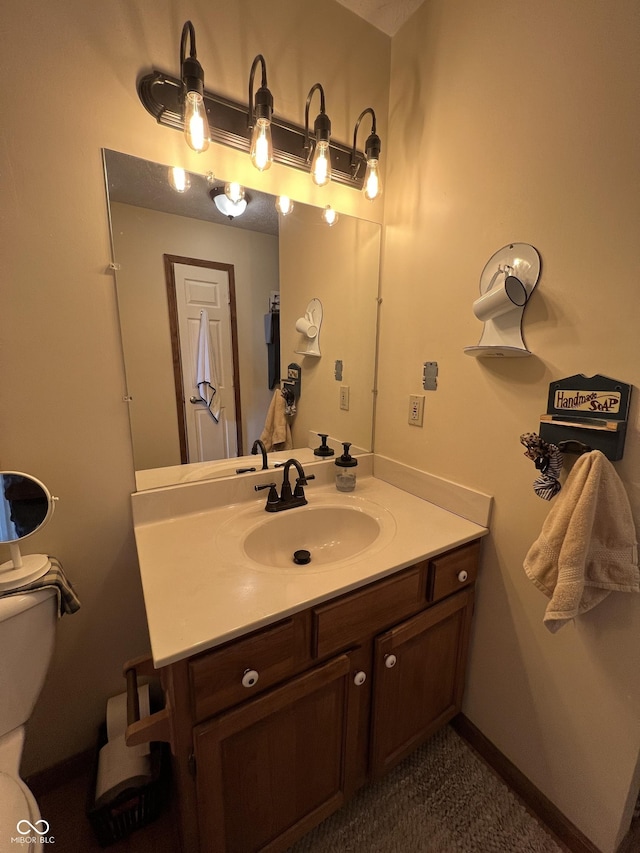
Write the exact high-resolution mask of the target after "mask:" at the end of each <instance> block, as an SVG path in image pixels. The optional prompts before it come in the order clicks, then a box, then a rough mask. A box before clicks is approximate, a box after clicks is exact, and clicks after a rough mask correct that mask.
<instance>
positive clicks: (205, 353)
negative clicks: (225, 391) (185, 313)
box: [196, 309, 220, 423]
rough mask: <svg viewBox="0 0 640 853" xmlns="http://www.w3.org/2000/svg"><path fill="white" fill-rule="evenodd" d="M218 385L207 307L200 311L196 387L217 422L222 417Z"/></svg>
mask: <svg viewBox="0 0 640 853" xmlns="http://www.w3.org/2000/svg"><path fill="white" fill-rule="evenodd" d="M218 385H219V383H218V376H217V373H216V364H215V358H214V352H213V347H212V345H211V332H210V330H209V313H208V311H207V310H206V309H203V310H202V311H201V312H200V329H199V331H198V359H197V364H196V387H197V389H198V394H199V395H200V399H201V400H202V402H203V403H204V404H205V405H206V407H207V409H208V410H209V412H210V414H211V417H212V418H213V419H214V421H215V422H216V423H218V420H219V419H220V394H219V393H218Z"/></svg>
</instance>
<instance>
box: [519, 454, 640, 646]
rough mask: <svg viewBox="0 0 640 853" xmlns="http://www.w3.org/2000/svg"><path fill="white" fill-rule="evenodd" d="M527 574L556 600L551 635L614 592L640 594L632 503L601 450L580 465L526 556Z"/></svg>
mask: <svg viewBox="0 0 640 853" xmlns="http://www.w3.org/2000/svg"><path fill="white" fill-rule="evenodd" d="M524 570H525V572H526V573H527V575H528V577H529V579H530V580H531V581H533V583H534V584H535V585H536V586H537V587H538V589H540V590H541V591H542V592H543V593H544V594H545V595H546V596H548V598H550V599H551V601H550V602H549V604H548V605H547V609H546V612H545V615H544V624H545V625H546V626H547V628H548V629H549V630H550V631H551V632H552V633H555V632H556V631H557V630H559V629H560V628H561V627H562V626H563V625H565V624H566V623H567V622H569V621H570V620H571V619H573V618H574V617H575V616H578V615H580V614H581V613H586V612H587V611H588V610H591V609H592V608H593V607H595V606H596V605H597V604H599V603H600V602H601V601H602V600H603V599H605V598H606V597H607V596H608V595H609V593H611V592H612V591H617V592H640V571H639V569H638V546H637V540H636V531H635V526H634V523H633V516H632V515H631V507H630V505H629V498H628V497H627V493H626V491H625V489H624V485H623V483H622V481H621V480H620V478H619V477H618V474H617V472H616V470H615V468H614V467H613V465H612V464H611V463H610V462H609V460H608V459H607V458H606V456H604V455H603V454H602V453H600V451H599V450H592V451H591V452H590V453H585V454H583V455H582V456H580V457H579V458H578V460H577V461H576V463H575V465H574V466H573V469H572V470H571V473H570V474H569V476H568V477H567V481H566V483H565V485H564V488H563V489H562V491H561V492H560V494H559V495H558V497H557V498H556V500H555V502H554V504H553V508H552V509H551V511H550V512H549V515H548V516H547V517H546V519H545V521H544V524H543V525H542V531H541V533H540V536H539V537H538V539H537V540H536V541H535V542H534V543H533V545H532V546H531V548H530V549H529V553H528V554H527V556H526V557H525V561H524Z"/></svg>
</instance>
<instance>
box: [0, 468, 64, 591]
mask: <svg viewBox="0 0 640 853" xmlns="http://www.w3.org/2000/svg"><path fill="white" fill-rule="evenodd" d="M56 500H57V499H56V498H54V497H53V496H52V495H51V494H50V492H49V490H48V489H47V487H46V486H45V485H44V484H43V483H41V482H40V480H37V479H36V478H35V477H31V476H30V475H29V474H22V473H20V472H19V471H3V472H0V543H1V544H4V545H8V546H9V551H10V554H11V559H10V560H8V561H7V562H5V563H2V564H1V565H0V589H1V590H9V589H16V588H17V587H19V586H23V585H24V584H27V583H31V581H34V580H37V579H38V578H41V577H42V576H43V575H44V574H46V573H47V572H48V571H49V569H50V568H51V563H50V561H49V558H48V557H47V556H46V555H45V554H28V555H23V554H22V553H21V551H20V544H19V543H20V542H22V541H23V540H24V539H27V538H28V537H29V536H33V534H34V533H37V531H38V530H40V528H41V527H43V526H44V525H45V524H46V523H47V521H49V519H50V518H51V516H52V514H53V510H54V506H55V501H56Z"/></svg>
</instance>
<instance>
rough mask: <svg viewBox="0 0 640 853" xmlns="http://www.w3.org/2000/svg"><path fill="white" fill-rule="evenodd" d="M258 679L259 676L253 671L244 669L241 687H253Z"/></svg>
mask: <svg viewBox="0 0 640 853" xmlns="http://www.w3.org/2000/svg"><path fill="white" fill-rule="evenodd" d="M259 678H260V676H259V675H258V672H257V671H256V670H255V669H245V671H244V675H243V676H242V686H243V687H255V685H256V684H257V683H258V679H259Z"/></svg>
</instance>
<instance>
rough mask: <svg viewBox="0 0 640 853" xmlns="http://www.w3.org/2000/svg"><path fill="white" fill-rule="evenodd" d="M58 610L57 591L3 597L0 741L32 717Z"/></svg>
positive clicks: (0, 612)
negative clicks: (0, 738)
mask: <svg viewBox="0 0 640 853" xmlns="http://www.w3.org/2000/svg"><path fill="white" fill-rule="evenodd" d="M57 608H58V601H57V596H56V592H55V590H54V589H39V590H34V591H32V592H27V593H24V594H23V595H8V596H3V597H0V685H2V689H1V690H0V737H2V735H4V734H6V733H7V732H10V731H11V730H12V729H15V728H17V727H18V726H21V725H23V723H25V722H26V721H27V720H28V719H29V717H30V716H31V712H32V711H33V707H34V705H35V704H36V700H37V698H38V696H39V695H40V691H41V690H42V685H43V684H44V679H45V676H46V674H47V669H48V667H49V662H50V661H51V655H52V653H53V644H54V639H55V631H56V621H57Z"/></svg>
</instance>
